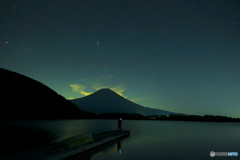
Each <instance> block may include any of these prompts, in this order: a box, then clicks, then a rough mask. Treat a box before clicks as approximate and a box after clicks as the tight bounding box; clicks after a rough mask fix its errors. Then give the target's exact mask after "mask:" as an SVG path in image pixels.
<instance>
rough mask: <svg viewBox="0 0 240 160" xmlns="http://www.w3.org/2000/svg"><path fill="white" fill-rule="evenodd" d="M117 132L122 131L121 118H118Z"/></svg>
mask: <svg viewBox="0 0 240 160" xmlns="http://www.w3.org/2000/svg"><path fill="white" fill-rule="evenodd" d="M118 130H119V131H121V130H122V118H119V120H118Z"/></svg>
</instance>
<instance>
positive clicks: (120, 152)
mask: <svg viewBox="0 0 240 160" xmlns="http://www.w3.org/2000/svg"><path fill="white" fill-rule="evenodd" d="M117 150H118V154H122V147H121V141H119V142H118V143H117Z"/></svg>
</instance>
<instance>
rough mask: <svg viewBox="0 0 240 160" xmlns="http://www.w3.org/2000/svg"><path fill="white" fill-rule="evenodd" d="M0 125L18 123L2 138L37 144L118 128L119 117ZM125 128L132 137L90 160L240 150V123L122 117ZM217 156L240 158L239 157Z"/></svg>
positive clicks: (171, 159) (170, 158) (198, 156)
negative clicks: (115, 118) (127, 118)
mask: <svg viewBox="0 0 240 160" xmlns="http://www.w3.org/2000/svg"><path fill="white" fill-rule="evenodd" d="M0 125H1V126H2V128H4V127H5V130H7V129H9V126H11V127H12V128H14V127H15V126H18V129H16V130H10V132H12V133H11V134H9V131H8V132H6V133H4V132H2V133H1V137H12V136H14V138H13V142H11V143H14V142H17V143H18V144H19V145H21V144H23V143H25V142H26V143H25V144H27V143H29V145H34V144H35V145H37V144H44V143H50V142H56V141H59V140H61V139H64V138H67V137H70V136H74V135H79V134H84V133H92V134H96V133H101V132H105V131H109V130H115V129H116V128H117V120H58V121H9V122H1V123H0ZM6 126H8V128H7V127H6ZM6 128H7V129H6ZM19 128H25V129H19ZM28 129H29V130H31V131H29V130H28ZM123 129H124V130H130V131H131V135H130V137H128V138H126V139H123V140H121V141H120V142H119V143H116V144H111V145H110V146H108V147H107V148H105V149H104V150H102V151H100V152H98V153H97V154H95V155H92V157H91V160H117V159H122V160H125V159H126V160H135V159H136V160H146V159H148V160H152V159H154V160H155V159H165V160H175V159H194V160H203V159H204V160H206V159H212V158H211V157H210V151H215V152H238V153H240V123H213V122H184V121H144V120H139V121H138V120H123ZM2 131H3V130H2ZM23 135H25V136H23ZM29 135H31V136H29ZM32 137H34V138H32ZM19 139H21V140H19ZM10 141H11V140H10ZM18 141H19V142H18ZM8 142H9V140H8V141H7V142H5V143H6V144H7V143H8ZM3 144H4V143H3ZM120 148H121V150H120ZM214 158H216V159H239V156H237V157H214Z"/></svg>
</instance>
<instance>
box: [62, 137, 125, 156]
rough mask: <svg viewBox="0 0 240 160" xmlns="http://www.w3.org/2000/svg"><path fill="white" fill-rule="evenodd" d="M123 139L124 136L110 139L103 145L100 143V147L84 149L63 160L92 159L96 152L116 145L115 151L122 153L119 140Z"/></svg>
mask: <svg viewBox="0 0 240 160" xmlns="http://www.w3.org/2000/svg"><path fill="white" fill-rule="evenodd" d="M124 139H125V138H120V139H117V140H115V141H112V142H110V143H108V144H105V145H101V146H100V147H97V148H95V149H92V150H90V151H86V152H84V153H80V154H77V155H75V156H72V157H69V158H66V159H65V160H94V155H96V154H98V153H100V152H102V151H104V150H108V149H110V150H111V149H112V148H114V146H116V145H117V152H118V154H119V155H121V154H122V147H121V142H122V141H123V140H124ZM115 151H116V150H115Z"/></svg>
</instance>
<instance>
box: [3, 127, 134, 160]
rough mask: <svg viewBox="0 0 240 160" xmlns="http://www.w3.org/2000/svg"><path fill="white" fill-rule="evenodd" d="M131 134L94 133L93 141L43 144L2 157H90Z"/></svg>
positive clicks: (11, 159) (71, 159)
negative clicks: (77, 143)
mask: <svg viewBox="0 0 240 160" xmlns="http://www.w3.org/2000/svg"><path fill="white" fill-rule="evenodd" d="M128 136H130V131H118V130H114V131H109V132H104V133H100V134H95V135H92V137H93V141H92V142H89V143H85V144H82V145H79V146H76V147H73V148H63V147H62V146H60V145H59V143H53V144H50V145H46V146H42V147H39V148H35V149H30V150H27V151H24V152H19V153H14V154H9V155H4V156H0V159H8V160H18V159H25V160H32V159H36V160H52V159H65V160H74V159H78V160H80V159H83V160H86V159H90V158H91V156H92V155H93V154H95V153H97V152H99V151H101V150H102V149H104V148H105V147H106V146H108V145H109V144H112V143H116V142H118V141H119V140H121V139H123V138H126V137H128Z"/></svg>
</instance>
